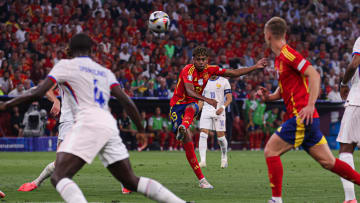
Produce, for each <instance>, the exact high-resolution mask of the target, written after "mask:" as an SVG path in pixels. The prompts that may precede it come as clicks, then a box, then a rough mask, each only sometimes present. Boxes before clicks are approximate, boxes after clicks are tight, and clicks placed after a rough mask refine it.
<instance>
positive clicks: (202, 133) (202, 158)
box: [199, 121, 209, 168]
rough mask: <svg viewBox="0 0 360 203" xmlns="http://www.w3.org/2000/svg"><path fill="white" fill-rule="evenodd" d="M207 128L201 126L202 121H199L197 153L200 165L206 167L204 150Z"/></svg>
mask: <svg viewBox="0 0 360 203" xmlns="http://www.w3.org/2000/svg"><path fill="white" fill-rule="evenodd" d="M208 135H209V130H208V129H204V128H202V122H201V121H200V138H199V154H200V163H199V165H200V167H201V168H203V167H206V150H207V148H208V147H207V142H208Z"/></svg>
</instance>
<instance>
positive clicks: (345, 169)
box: [331, 159, 360, 185]
mask: <svg viewBox="0 0 360 203" xmlns="http://www.w3.org/2000/svg"><path fill="white" fill-rule="evenodd" d="M331 171H332V172H334V173H336V174H338V175H339V176H341V177H343V178H344V179H346V180H348V181H351V182H353V183H355V184H357V185H360V174H359V173H358V172H356V171H355V170H354V169H353V168H351V166H349V164H347V163H345V162H343V161H341V160H340V159H336V161H335V165H334V167H333V168H332V169H331Z"/></svg>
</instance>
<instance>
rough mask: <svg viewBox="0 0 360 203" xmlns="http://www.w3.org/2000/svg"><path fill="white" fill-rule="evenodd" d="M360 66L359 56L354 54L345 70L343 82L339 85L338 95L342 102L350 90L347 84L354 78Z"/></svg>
mask: <svg viewBox="0 0 360 203" xmlns="http://www.w3.org/2000/svg"><path fill="white" fill-rule="evenodd" d="M359 65H360V55H359V54H354V56H353V58H352V60H351V62H350V64H349V65H348V67H347V68H346V71H345V75H344V78H343V80H342V81H341V84H340V95H341V98H342V99H343V100H345V99H346V98H347V96H348V94H349V91H350V88H349V85H348V83H349V82H350V80H351V78H352V77H353V76H354V74H355V72H356V69H357V68H358V67H359Z"/></svg>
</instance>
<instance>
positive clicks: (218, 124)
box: [214, 115, 228, 168]
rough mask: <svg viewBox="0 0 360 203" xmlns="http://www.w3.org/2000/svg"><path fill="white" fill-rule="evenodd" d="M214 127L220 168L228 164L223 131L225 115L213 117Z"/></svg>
mask: <svg viewBox="0 0 360 203" xmlns="http://www.w3.org/2000/svg"><path fill="white" fill-rule="evenodd" d="M214 127H215V130H216V135H217V138H218V139H217V140H218V143H219V145H220V150H221V164H220V167H221V168H226V167H227V166H228V160H227V150H228V142H227V140H226V137H225V131H226V122H225V115H224V116H219V117H217V118H216V119H214Z"/></svg>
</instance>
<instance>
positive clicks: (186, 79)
mask: <svg viewBox="0 0 360 203" xmlns="http://www.w3.org/2000/svg"><path fill="white" fill-rule="evenodd" d="M224 73H225V69H222V68H220V67H219V66H216V65H207V66H206V68H205V69H204V70H203V71H201V72H199V71H197V70H196V68H195V66H194V65H193V64H188V65H186V66H185V67H184V68H183V69H182V70H181V72H180V75H179V79H178V83H177V85H176V88H175V91H174V96H173V97H172V98H171V100H170V106H174V105H175V104H189V103H193V102H197V101H198V100H197V99H195V98H193V97H190V96H188V95H187V93H186V90H185V83H192V84H193V85H194V89H195V91H196V92H197V93H198V94H200V95H202V92H203V90H204V88H205V86H206V84H207V82H208V80H209V78H210V77H211V76H212V75H219V76H222V75H223V74H224Z"/></svg>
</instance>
